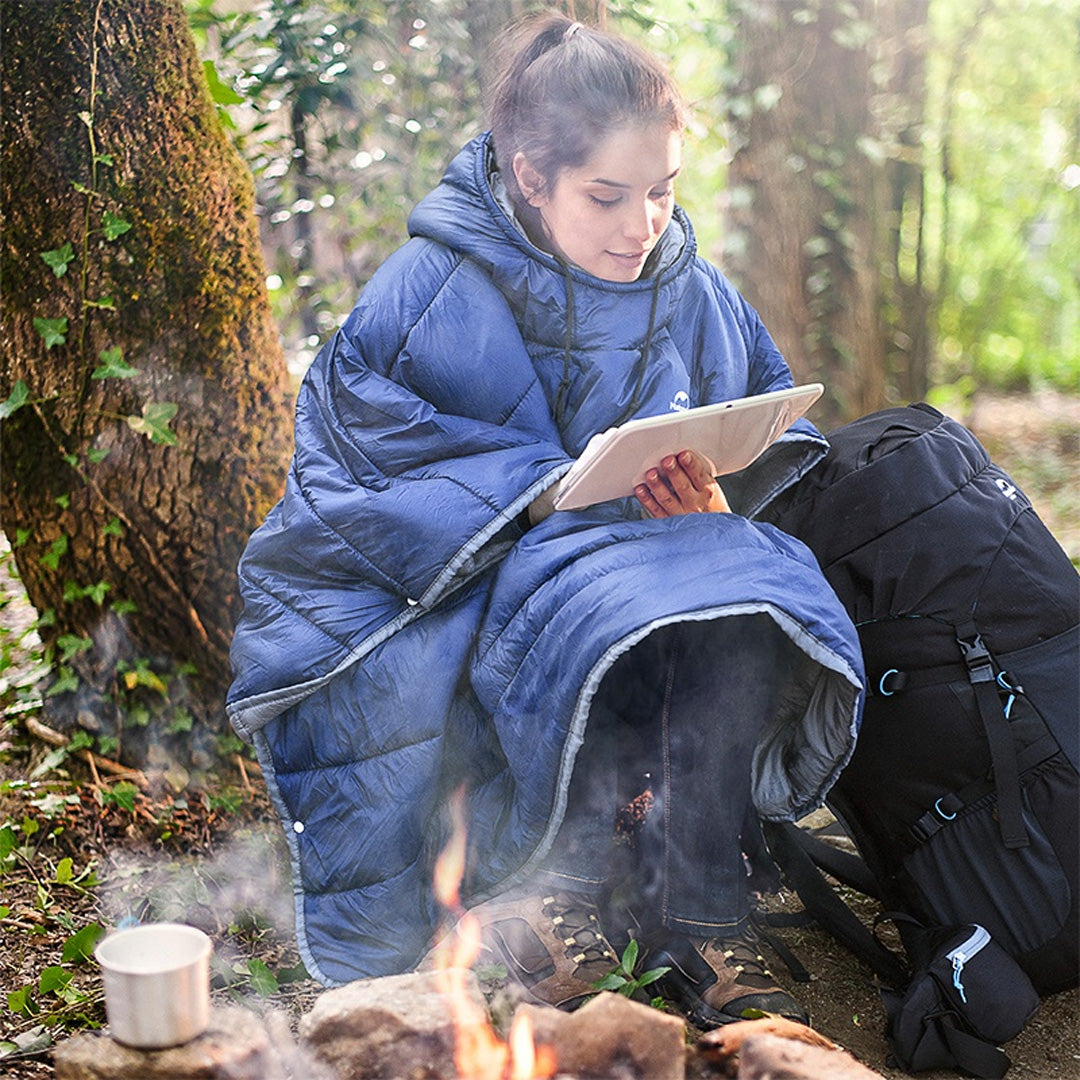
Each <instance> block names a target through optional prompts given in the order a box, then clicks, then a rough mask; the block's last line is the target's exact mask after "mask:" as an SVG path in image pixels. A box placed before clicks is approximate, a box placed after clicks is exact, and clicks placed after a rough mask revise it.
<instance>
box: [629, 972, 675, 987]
mask: <svg viewBox="0 0 1080 1080" xmlns="http://www.w3.org/2000/svg"><path fill="white" fill-rule="evenodd" d="M670 970H671V968H670V967H658V968H650V969H649V970H648V971H646V972H645V973H644V974H643V975H639V976H638V977H637V984H638V986H648V985H649V984H650V983H654V982H656V980H657V979H662V978H663V977H664V976H665V975H666V974H667V973H668V972H669V971H670Z"/></svg>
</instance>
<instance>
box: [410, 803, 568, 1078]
mask: <svg viewBox="0 0 1080 1080" xmlns="http://www.w3.org/2000/svg"><path fill="white" fill-rule="evenodd" d="M464 803H465V792H464V789H459V790H458V791H457V792H456V793H455V795H454V797H453V799H452V800H451V803H450V810H451V815H452V821H453V831H452V833H451V836H450V840H449V842H448V843H447V845H446V847H445V848H443V850H442V852H441V853H440V855H439V857H438V859H437V860H436V863H435V871H434V876H433V881H432V885H433V888H434V891H435V898H436V899H437V900H438V902H439V903H440V904H441V905H442V906H443V907H444V908H445V909H446V910H447V911H448V912H449V913H450V914H451V915H456V916H458V921H457V926H456V927H455V928H454V930H453V931H452V932H451V933H449V934H447V936H446V937H444V938H443V940H442V941H441V942H440V943H439V945H438V947H437V949H436V952H435V976H436V979H437V982H438V985H439V987H440V989H441V990H442V992H443V993H444V994H445V995H446V998H447V1000H448V1001H449V1003H450V1009H451V1012H452V1014H453V1018H454V1032H455V1040H456V1044H455V1050H454V1064H455V1066H456V1068H457V1072H458V1076H460V1077H462V1078H463V1080H537V1078H542V1077H550V1076H553V1075H554V1073H555V1065H556V1063H555V1060H554V1054H553V1053H552V1051H551V1050H550V1048H548V1047H537V1046H536V1044H535V1042H534V1040H533V1031H532V1022H531V1021H530V1019H529V1016H528V1014H527V1013H525V1012H523V1011H521V1010H518V1012H517V1013H515V1015H514V1019H513V1022H512V1023H511V1026H510V1039H509V1042H504V1041H503V1040H502V1039H500V1038H499V1036H498V1035H497V1034H496V1032H495V1030H494V1029H493V1028H492V1026H491V1023H490V1021H489V1020H488V1016H487V1012H486V1010H485V1009H483V1008H482V1007H480V1006H479V1005H478V1004H477V1003H476V1002H475V1001H474V1000H473V999H472V998H471V997H470V996H469V994H468V992H467V990H466V983H465V980H466V975H467V973H468V971H469V969H470V968H471V967H472V965H473V963H474V962H475V960H476V958H477V956H478V955H479V954H480V947H481V942H480V924H479V922H478V921H477V919H476V918H475V917H474V916H473V915H471V914H470V913H469V912H467V911H463V910H462V907H461V896H460V888H461V880H462V878H463V877H464V874H465V837H466V829H465V811H464Z"/></svg>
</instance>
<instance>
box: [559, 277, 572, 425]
mask: <svg viewBox="0 0 1080 1080" xmlns="http://www.w3.org/2000/svg"><path fill="white" fill-rule="evenodd" d="M559 265H560V266H561V267H562V272H563V284H564V285H565V288H566V335H565V337H564V338H563V369H562V380H561V381H560V382H559V389H558V390H557V391H556V393H555V426H556V427H557V428H558V429H559V431H562V430H563V420H564V419H565V414H566V395H567V394H568V393H569V391H570V350H571V347H572V346H573V342H574V319H575V315H576V312H575V310H574V279H573V276H572V275H571V273H570V267H569V266H567V264H566V263H564V262H563V261H562V259H560V260H559Z"/></svg>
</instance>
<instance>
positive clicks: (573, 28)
mask: <svg viewBox="0 0 1080 1080" xmlns="http://www.w3.org/2000/svg"><path fill="white" fill-rule="evenodd" d="M584 29H585V25H584V23H579V22H574V23H571V24H570V25H569V26H568V27H567V28H566V32H565V33H564V34H563V36H562V39H563V41H569V40H570V39H571V38H572V37H573V36H574V35H575V34H576V33H577V32H578V31H579V30H584Z"/></svg>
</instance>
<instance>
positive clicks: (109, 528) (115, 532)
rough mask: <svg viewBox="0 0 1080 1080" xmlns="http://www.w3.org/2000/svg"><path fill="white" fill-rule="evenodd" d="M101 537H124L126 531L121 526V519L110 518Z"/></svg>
mask: <svg viewBox="0 0 1080 1080" xmlns="http://www.w3.org/2000/svg"><path fill="white" fill-rule="evenodd" d="M101 535H102V536H116V537H122V536H123V535H124V530H123V529H122V528H121V526H120V519H119V518H118V517H114V518H110V519H109V521H108V523H107V524H106V525H105V526H104V528H103V529H102V530H101Z"/></svg>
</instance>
